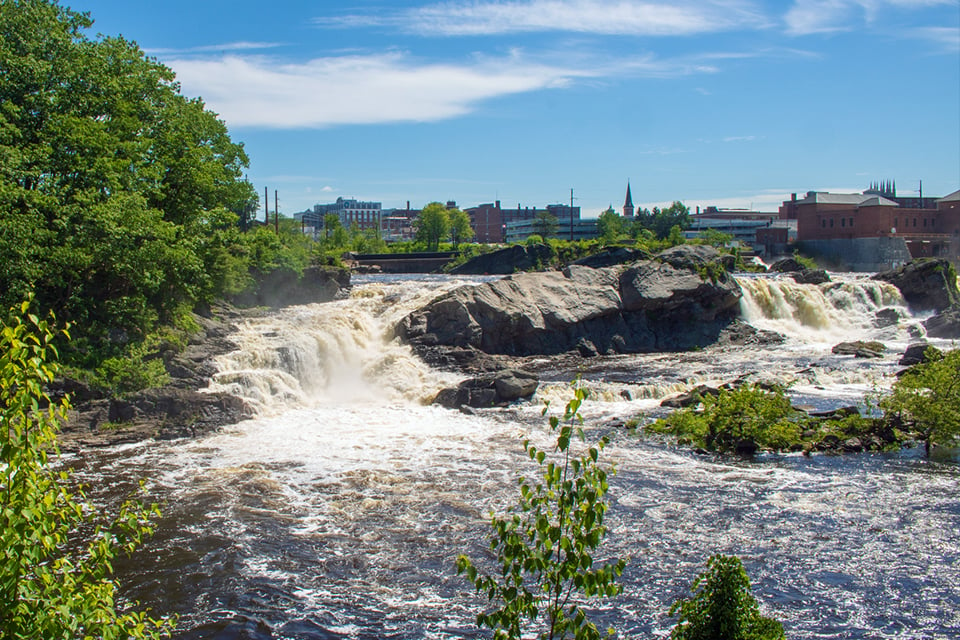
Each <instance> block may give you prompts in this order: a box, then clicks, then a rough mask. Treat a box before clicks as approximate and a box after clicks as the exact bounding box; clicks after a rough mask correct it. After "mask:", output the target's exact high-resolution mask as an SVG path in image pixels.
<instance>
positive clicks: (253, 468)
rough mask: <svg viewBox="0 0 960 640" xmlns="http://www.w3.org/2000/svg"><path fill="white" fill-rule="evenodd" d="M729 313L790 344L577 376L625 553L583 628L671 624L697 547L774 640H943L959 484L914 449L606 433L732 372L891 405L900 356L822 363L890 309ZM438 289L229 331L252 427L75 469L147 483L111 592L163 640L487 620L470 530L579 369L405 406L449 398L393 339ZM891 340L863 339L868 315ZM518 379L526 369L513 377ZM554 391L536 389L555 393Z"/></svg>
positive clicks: (378, 296) (754, 294)
mask: <svg viewBox="0 0 960 640" xmlns="http://www.w3.org/2000/svg"><path fill="white" fill-rule="evenodd" d="M741 283H742V285H743V287H744V289H745V293H746V295H745V301H744V311H743V313H744V316H745V318H747V319H748V320H749V321H750V322H751V323H752V324H754V325H755V326H758V327H759V328H765V329H770V330H776V331H779V332H781V333H784V334H786V335H787V336H788V340H787V342H786V343H785V344H784V345H781V346H777V347H774V348H766V349H764V348H759V347H752V348H744V349H737V350H726V351H724V350H721V349H707V350H704V351H701V352H695V353H689V354H651V355H647V356H629V357H628V356H619V357H611V358H605V359H602V360H600V361H592V362H585V363H584V365H583V367H581V369H582V374H583V377H584V380H585V384H586V385H587V387H588V389H589V390H590V392H591V398H590V399H589V400H588V402H587V404H586V405H585V407H584V414H585V417H586V425H587V431H588V436H589V437H591V438H596V437H599V436H600V435H607V436H609V437H610V438H611V444H610V445H609V446H608V447H607V449H606V450H605V451H604V453H603V457H602V459H601V461H602V462H604V463H607V464H611V465H614V466H615V467H616V469H617V474H616V476H615V477H614V478H613V481H612V483H611V490H610V494H609V498H610V501H611V509H610V511H609V513H608V524H609V525H610V533H609V535H608V537H607V539H606V541H605V542H604V545H603V547H602V555H604V556H605V557H610V558H613V557H626V558H629V561H628V564H627V569H626V572H625V573H624V575H623V578H622V583H623V585H624V592H623V594H622V595H621V596H619V597H618V598H616V599H613V600H610V601H606V602H603V603H601V604H599V605H598V606H597V607H596V608H595V612H594V613H595V616H596V618H597V619H598V620H599V621H600V622H602V623H603V624H604V625H612V626H614V627H616V628H617V630H618V632H619V633H620V635H621V637H637V638H651V637H664V636H665V635H666V634H667V633H669V630H670V628H671V626H672V622H673V621H672V620H671V619H669V618H668V617H667V616H666V612H667V610H668V609H669V606H670V604H671V603H672V602H673V601H674V600H675V599H676V598H678V597H679V596H681V595H684V594H685V593H686V592H687V589H688V588H689V585H690V583H691V581H692V579H693V577H694V576H696V574H697V573H699V572H700V571H702V570H703V568H704V565H705V562H706V559H707V558H708V557H709V556H710V555H711V554H714V553H726V554H737V555H739V556H741V558H742V559H743V560H744V563H745V565H746V568H747V571H748V573H749V575H750V577H751V579H752V581H753V585H754V592H755V593H756V595H757V596H758V598H759V600H760V601H761V603H762V608H763V610H764V611H765V612H766V613H768V614H770V615H774V616H775V617H776V618H778V619H780V620H781V621H783V622H784V624H785V626H786V628H787V634H788V637H790V638H798V639H799V638H810V639H812V638H865V639H866V638H899V639H908V638H910V639H913V638H950V637H956V635H957V629H960V569H958V567H957V561H958V556H960V505H958V502H957V488H958V487H957V483H958V478H960V473H958V467H957V465H956V464H955V462H954V461H953V459H952V458H950V457H949V456H946V457H944V458H943V459H941V460H937V459H935V460H933V461H927V460H925V459H923V457H922V455H921V453H922V452H920V451H918V450H909V451H906V452H904V453H901V454H896V455H894V454H886V455H869V454H864V455H852V456H843V457H834V456H814V457H811V458H808V457H803V456H800V455H796V456H764V457H759V458H757V459H754V460H736V459H728V458H713V457H706V456H699V455H696V454H694V453H692V452H690V451H687V450H684V449H678V448H676V447H673V446H670V445H668V444H667V443H661V442H656V441H649V440H644V439H641V438H640V437H638V436H636V435H634V434H632V433H630V432H628V431H627V430H625V429H623V428H622V427H621V426H619V425H620V424H622V423H623V421H624V420H625V419H626V418H630V417H637V416H642V415H649V414H651V413H653V414H655V413H657V412H658V411H660V410H659V409H658V408H657V406H658V404H659V401H660V399H662V398H663V397H664V396H666V395H670V394H672V393H676V392H678V391H682V390H684V389H687V388H690V387H691V386H693V385H695V384H699V383H701V382H720V381H723V380H728V379H733V378H736V377H738V376H740V375H749V376H751V377H754V378H766V379H774V380H777V381H781V382H784V383H789V384H792V385H793V387H792V388H793V389H795V401H797V402H802V403H806V404H814V405H818V406H823V407H829V406H837V405H839V404H850V403H856V402H857V401H858V400H859V399H862V397H863V394H864V393H873V392H876V391H878V390H882V389H883V388H884V387H885V385H886V386H888V385H889V380H890V378H889V376H890V374H891V373H892V372H894V371H895V370H896V369H897V366H896V359H897V357H898V355H895V354H893V353H891V355H890V357H889V358H885V359H883V360H880V361H869V362H864V361H855V360H854V359H852V358H849V357H847V358H843V357H838V356H833V355H832V354H830V346H832V345H833V344H835V343H836V342H838V341H840V340H843V339H850V338H859V339H864V338H878V339H881V340H883V341H884V342H886V343H887V344H888V345H890V346H891V348H892V349H896V350H901V351H902V347H905V346H906V344H907V343H909V341H910V340H911V339H913V336H914V335H916V334H917V332H918V331H921V330H920V329H918V326H919V325H918V324H917V322H916V319H914V318H910V317H909V314H908V313H907V312H906V310H905V309H903V308H902V300H900V299H899V296H898V294H896V291H895V290H893V291H891V290H890V289H889V288H887V287H886V286H880V285H877V284H876V283H870V282H866V281H864V280H862V279H855V278H850V279H848V280H847V281H844V282H842V283H839V284H837V283H834V284H833V285H823V286H821V287H812V286H809V285H806V286H802V285H795V284H793V283H792V281H790V282H785V281H782V280H775V279H771V280H763V279H757V278H751V279H746V278H745V279H743V280H742V281H741ZM456 284H462V283H456V282H454V281H451V280H449V279H445V278H428V279H422V280H420V281H418V282H415V283H411V282H395V281H390V280H387V279H383V280H380V281H378V280H377V279H370V281H369V282H366V283H364V284H361V285H360V286H357V287H355V288H354V291H353V293H352V295H351V297H350V298H349V299H347V300H341V301H337V302H333V303H328V304H324V305H307V306H303V307H292V308H289V309H285V310H282V311H279V312H277V313H276V314H273V315H271V316H270V317H268V318H263V319H257V320H250V321H248V322H247V323H246V324H245V326H243V327H241V329H240V332H239V334H238V335H237V340H238V342H239V343H240V344H241V349H240V351H238V352H237V353H235V354H230V355H229V356H226V357H224V358H223V359H222V361H221V362H220V370H221V373H220V374H219V375H218V377H217V380H216V381H215V384H214V387H215V388H217V389H221V390H228V391H231V392H233V393H236V394H238V395H241V396H243V397H245V398H247V400H248V401H249V402H250V403H251V404H252V405H253V406H255V407H256V408H257V410H258V411H259V413H260V416H261V417H260V418H258V419H255V420H249V421H246V422H243V423H241V424H238V425H235V426H232V427H229V428H226V429H223V430H222V431H221V432H219V433H217V434H214V435H211V436H208V437H204V438H200V439H196V440H183V441H175V442H167V443H144V444H142V445H136V446H127V447H122V448H118V449H115V450H111V451H106V452H88V453H82V454H80V455H79V457H77V458H76V459H75V460H74V461H73V462H74V463H75V464H76V465H77V466H78V468H79V470H80V476H81V478H82V479H83V480H85V481H88V482H89V483H91V484H92V485H94V486H95V487H97V490H96V491H95V493H96V494H98V496H99V497H100V498H103V499H115V498H116V497H118V496H120V495H122V494H124V493H125V492H126V491H128V490H129V489H130V487H132V486H135V483H136V479H138V478H141V477H143V478H146V479H147V481H148V488H149V490H150V492H151V493H152V495H153V496H155V497H156V498H157V499H159V500H161V501H162V508H163V517H162V519H161V520H160V521H159V530H158V533H157V535H156V536H155V537H154V538H152V539H151V540H150V541H149V542H148V543H147V544H146V545H145V546H144V548H143V549H142V550H141V551H140V552H138V554H137V555H136V556H135V557H134V558H132V559H130V560H128V561H125V562H123V563H121V564H119V565H118V572H119V575H120V578H121V580H122V581H123V583H124V584H125V585H127V586H126V588H125V593H127V594H129V596H130V597H133V598H136V599H138V600H140V601H141V602H143V603H144V604H145V605H148V606H150V607H152V608H153V609H154V611H155V612H157V613H164V614H169V613H176V614H179V615H180V617H181V620H180V627H179V632H178V633H179V636H178V637H180V638H223V639H226V638H291V639H293V638H296V639H301V638H302V639H308V638H310V639H312V638H341V637H342V638H403V639H406V638H458V637H481V636H483V634H482V633H480V632H479V631H478V630H477V628H476V626H475V624H474V618H475V615H476V613H477V612H478V611H479V610H480V609H481V608H482V607H483V605H484V603H483V601H482V600H481V599H479V598H478V597H477V596H476V595H475V594H474V593H473V592H472V589H471V588H470V587H469V585H468V584H467V583H466V582H465V581H464V580H463V579H462V578H460V577H458V576H456V575H455V572H454V569H453V566H454V559H455V558H456V556H457V555H458V554H459V553H467V554H468V555H470V556H471V557H473V558H474V559H476V560H477V561H478V562H479V563H480V564H481V565H484V566H487V567H488V568H492V565H490V564H489V561H490V557H489V552H488V546H487V535H488V531H489V530H488V526H487V519H488V517H489V513H490V511H491V510H495V511H498V512H501V511H502V510H503V509H505V508H506V507H507V506H509V505H510V504H512V503H513V502H514V501H515V497H516V493H517V490H516V478H517V476H518V475H520V474H529V473H532V472H534V471H535V469H533V468H531V466H530V463H529V460H527V458H526V456H525V455H524V454H523V450H522V447H521V441H522V439H524V438H531V439H532V440H533V441H534V442H535V443H538V444H539V445H541V446H545V445H548V444H549V443H550V435H551V434H550V433H549V428H548V426H547V425H546V420H545V419H544V418H543V417H542V416H541V415H540V413H541V408H542V403H543V400H545V399H547V400H550V401H551V406H552V407H553V409H552V410H555V409H556V408H557V407H562V405H563V403H564V402H565V401H566V399H568V398H569V395H570V394H569V389H568V388H567V386H566V384H565V381H567V380H569V379H570V378H571V377H572V376H574V375H575V374H576V373H577V372H574V371H567V370H559V369H558V370H553V371H551V370H550V369H549V366H544V367H543V372H544V375H545V377H546V378H547V379H548V382H547V383H545V384H544V385H543V386H542V387H541V390H540V391H539V392H538V395H537V397H535V398H534V400H533V401H532V402H530V403H527V404H522V405H518V406H515V407H512V408H509V409H506V410H484V411H480V412H477V413H476V415H466V414H462V413H459V412H456V411H451V410H447V409H442V408H438V407H433V406H429V405H426V404H424V403H425V402H427V401H428V400H429V398H431V397H432V395H433V394H435V393H436V391H437V390H438V389H440V388H442V387H444V386H450V385H453V384H455V383H456V382H457V381H458V378H457V377H456V376H455V375H452V374H448V373H441V372H436V371H433V370H430V369H429V368H428V367H426V366H425V365H423V364H422V363H421V362H420V361H419V360H417V359H416V358H415V357H414V356H413V355H412V354H411V353H410V351H409V349H407V348H406V347H404V346H402V345H400V344H398V343H396V342H393V341H391V340H389V339H388V338H387V337H386V336H388V327H389V326H391V325H392V323H393V322H395V321H396V320H397V319H399V318H400V317H402V315H403V314H404V313H405V312H407V311H409V310H410V309H412V308H414V307H415V306H417V305H419V304H421V303H422V302H424V301H425V300H427V299H429V298H430V297H431V296H433V295H436V293H437V292H438V291H439V290H443V289H447V288H450V287H452V286H455V285H456ZM889 307H893V308H896V309H899V310H901V312H902V313H903V315H904V317H905V319H904V321H903V322H901V323H900V324H899V325H898V326H897V327H886V328H878V327H876V326H875V325H876V323H875V317H874V313H875V312H876V311H877V310H879V309H881V308H889ZM531 364H532V365H536V364H537V363H536V362H532V363H531ZM550 380H552V381H550Z"/></svg>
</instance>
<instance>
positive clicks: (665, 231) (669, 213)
mask: <svg viewBox="0 0 960 640" xmlns="http://www.w3.org/2000/svg"><path fill="white" fill-rule="evenodd" d="M636 224H638V225H639V226H640V227H641V228H643V229H649V230H650V231H652V232H653V233H654V234H656V236H657V238H659V239H660V240H664V239H666V238H667V237H668V236H669V235H670V230H671V229H672V228H673V227H675V226H679V227H680V230H681V231H682V230H684V229H687V228H689V227H690V209H688V208H687V207H686V206H685V205H684V204H683V203H682V202H679V201H674V202H673V204H671V205H670V206H669V207H667V208H666V209H663V210H660V209H659V208H658V207H654V208H653V211H647V210H646V209H641V210H640V211H638V212H637V216H636Z"/></svg>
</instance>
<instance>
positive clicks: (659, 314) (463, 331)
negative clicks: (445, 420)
mask: <svg viewBox="0 0 960 640" xmlns="http://www.w3.org/2000/svg"><path fill="white" fill-rule="evenodd" d="M690 249H692V250H688V251H686V252H681V251H671V252H670V253H669V254H668V255H667V256H666V258H665V261H663V262H661V261H640V262H637V263H635V264H633V265H632V266H630V267H628V268H626V269H623V268H616V267H612V268H605V269H591V268H589V267H584V266H580V265H570V266H569V267H567V268H566V269H564V271H563V272H556V271H554V272H544V273H522V274H515V275H512V276H508V277H506V278H504V279H502V280H497V281H495V282H488V283H485V284H482V285H479V286H468V287H461V288H460V289H456V290H454V291H452V292H449V293H447V294H445V295H443V296H441V297H440V298H438V299H436V300H434V301H433V302H431V303H429V304H428V305H426V306H425V307H423V308H421V309H419V310H417V311H415V312H413V313H411V314H410V315H408V316H407V317H406V318H404V319H403V320H401V322H400V323H399V324H398V326H397V327H396V328H395V331H396V333H397V335H399V336H400V337H401V338H402V339H404V340H406V341H407V342H410V343H411V344H413V345H414V346H415V347H417V348H418V349H419V348H421V347H426V348H429V347H434V346H437V345H443V346H447V347H454V348H475V349H479V350H481V351H484V352H486V353H495V354H508V355H534V354H558V353H562V352H566V351H569V350H571V349H575V348H578V345H580V346H581V347H582V348H583V349H587V350H590V347H591V346H592V349H595V350H596V351H597V352H599V353H611V352H631V353H632V352H647V351H674V350H684V349H690V348H693V347H697V346H706V345H708V344H712V343H713V342H714V341H716V339H717V337H718V336H719V334H720V332H721V330H722V329H723V328H724V327H725V326H727V325H728V324H729V323H730V322H731V321H732V320H733V319H734V318H735V317H736V315H737V312H738V308H739V307H738V303H739V300H740V296H741V291H740V287H739V285H738V284H737V283H736V281H735V280H734V279H733V278H730V277H729V276H728V275H727V274H726V272H724V271H723V270H722V269H720V268H717V269H716V270H715V271H714V272H713V273H714V279H713V280H711V279H709V278H706V277H705V276H702V275H701V274H700V273H699V271H698V270H696V265H698V264H699V263H698V260H705V259H706V258H705V257H704V256H706V255H707V254H708V252H705V251H704V249H711V248H710V247H691V248H690ZM711 250H712V249H711ZM712 251H713V254H716V251H715V250H712ZM673 264H684V265H690V266H691V267H694V269H687V268H678V267H675V266H673ZM703 264H706V263H703ZM584 340H586V341H588V342H589V345H587V344H586V343H585V342H582V341H584Z"/></svg>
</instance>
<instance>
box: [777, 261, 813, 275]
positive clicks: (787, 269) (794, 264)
mask: <svg viewBox="0 0 960 640" xmlns="http://www.w3.org/2000/svg"><path fill="white" fill-rule="evenodd" d="M806 268H807V267H805V266H803V265H802V264H801V263H800V261H799V260H797V259H796V258H781V259H780V260H777V261H776V262H774V263H773V264H772V265H770V271H775V272H777V273H794V272H797V271H803V270H804V269H806Z"/></svg>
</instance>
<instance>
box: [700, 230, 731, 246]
mask: <svg viewBox="0 0 960 640" xmlns="http://www.w3.org/2000/svg"><path fill="white" fill-rule="evenodd" d="M697 239H698V240H700V242H702V243H703V244H708V245H710V246H712V247H717V248H720V247H725V246H727V244H728V243H730V242H731V241H733V236H732V235H731V234H729V233H724V232H723V231H718V230H717V229H704V230H703V231H701V232H699V233H698V234H697Z"/></svg>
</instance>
